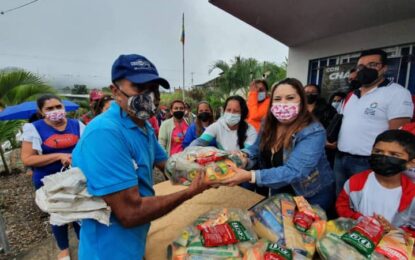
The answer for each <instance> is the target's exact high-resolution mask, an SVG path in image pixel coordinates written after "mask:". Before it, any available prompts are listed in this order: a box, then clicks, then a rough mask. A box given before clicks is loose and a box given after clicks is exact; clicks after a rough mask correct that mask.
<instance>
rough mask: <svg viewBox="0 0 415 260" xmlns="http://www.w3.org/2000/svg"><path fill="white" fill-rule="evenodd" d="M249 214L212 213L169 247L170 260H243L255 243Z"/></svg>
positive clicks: (198, 220)
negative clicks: (248, 249) (246, 252)
mask: <svg viewBox="0 0 415 260" xmlns="http://www.w3.org/2000/svg"><path fill="white" fill-rule="evenodd" d="M257 240H258V237H257V235H256V234H255V232H254V231H253V229H252V223H251V220H250V218H249V215H248V211H246V210H242V209H228V208H224V209H215V210H212V211H210V212H208V213H206V214H204V215H202V216H200V217H199V218H198V219H197V220H196V221H195V222H194V223H193V224H192V225H191V226H189V227H187V228H186V229H185V230H183V231H182V233H181V234H180V236H179V237H178V238H177V239H175V240H174V241H173V243H172V244H171V245H170V247H169V251H170V252H169V253H168V254H169V255H170V258H171V259H175V260H179V259H242V255H243V252H245V251H246V250H247V248H250V247H252V246H253V245H254V244H255V242H257Z"/></svg>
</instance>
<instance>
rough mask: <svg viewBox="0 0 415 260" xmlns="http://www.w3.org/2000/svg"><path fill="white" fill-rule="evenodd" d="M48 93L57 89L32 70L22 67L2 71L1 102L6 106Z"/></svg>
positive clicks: (0, 79) (0, 74)
mask: <svg viewBox="0 0 415 260" xmlns="http://www.w3.org/2000/svg"><path fill="white" fill-rule="evenodd" d="M46 93H56V90H55V89H54V88H52V87H51V86H48V85H46V84H45V83H44V82H43V81H42V80H41V79H40V78H39V77H38V76H36V75H35V74H33V73H31V72H28V71H25V70H20V69H18V70H13V71H7V72H5V71H3V72H0V102H1V103H2V104H4V105H6V106H10V105H16V104H20V103H22V102H25V101H30V100H36V98H38V97H39V96H40V95H42V94H46Z"/></svg>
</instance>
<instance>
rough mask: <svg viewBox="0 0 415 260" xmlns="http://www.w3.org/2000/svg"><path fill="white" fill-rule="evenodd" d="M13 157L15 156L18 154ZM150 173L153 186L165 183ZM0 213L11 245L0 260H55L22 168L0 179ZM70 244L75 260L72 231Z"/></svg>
mask: <svg viewBox="0 0 415 260" xmlns="http://www.w3.org/2000/svg"><path fill="white" fill-rule="evenodd" d="M13 155H16V156H15V157H17V155H18V152H16V153H15V154H13ZM14 160H17V161H14V162H13V164H12V165H17V166H21V164H20V162H18V159H16V158H15V159H14ZM15 168H16V167H15ZM17 168H19V167H17ZM153 174H154V181H155V183H159V182H162V181H164V180H165V179H164V176H163V174H162V173H161V172H160V171H159V170H155V171H154V172H153ZM0 213H1V214H2V216H3V218H4V220H5V223H6V236H7V238H8V241H9V244H10V252H9V253H8V254H5V253H2V252H0V260H3V259H56V255H57V254H58V250H57V247H56V244H55V241H54V239H53V237H52V235H51V229H50V225H49V216H48V215H47V214H46V213H43V212H41V211H40V210H39V209H38V207H37V206H36V204H35V190H34V187H33V185H32V181H31V176H29V175H27V174H26V173H25V172H24V170H23V169H22V168H21V167H20V169H17V170H14V173H13V174H11V175H7V176H4V175H2V176H0ZM70 244H71V248H70V250H71V255H72V256H73V259H77V258H76V251H77V250H76V248H77V240H76V238H75V235H74V234H73V232H71V243H70Z"/></svg>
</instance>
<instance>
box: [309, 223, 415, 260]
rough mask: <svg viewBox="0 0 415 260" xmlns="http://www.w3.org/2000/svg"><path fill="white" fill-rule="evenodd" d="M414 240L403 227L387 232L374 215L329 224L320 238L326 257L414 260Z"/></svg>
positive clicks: (338, 258) (336, 259)
mask: <svg viewBox="0 0 415 260" xmlns="http://www.w3.org/2000/svg"><path fill="white" fill-rule="evenodd" d="M413 245H414V240H413V238H411V237H410V236H409V235H408V234H406V233H405V232H404V231H403V230H400V229H393V230H391V231H389V232H387V233H385V232H384V230H383V228H382V226H381V224H380V223H379V222H378V221H377V220H376V219H375V218H372V217H362V218H361V219H359V221H355V220H350V219H345V218H340V219H337V220H332V221H329V222H328V223H327V226H326V234H325V236H324V237H323V238H321V239H319V240H318V243H317V251H318V252H319V255H320V256H321V258H322V259H330V260H340V259H374V260H378V259H392V260H410V259H412V258H411V256H412V248H413Z"/></svg>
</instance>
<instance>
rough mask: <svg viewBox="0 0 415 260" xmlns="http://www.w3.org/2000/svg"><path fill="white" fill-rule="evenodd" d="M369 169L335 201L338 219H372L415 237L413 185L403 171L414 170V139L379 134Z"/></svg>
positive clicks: (402, 133) (408, 135) (393, 132)
mask: <svg viewBox="0 0 415 260" xmlns="http://www.w3.org/2000/svg"><path fill="white" fill-rule="evenodd" d="M369 163H370V166H371V169H370V170H367V171H364V172H361V173H359V174H356V175H354V176H352V177H351V178H350V179H349V180H348V181H347V182H346V183H345V184H344V187H343V190H342V191H341V193H340V194H339V197H338V198H337V202H336V210H337V213H338V214H339V216H340V217H346V218H353V219H358V218H360V217H362V216H374V217H375V218H377V219H378V220H379V221H380V222H381V223H382V224H383V226H384V227H385V230H389V229H391V228H392V226H394V227H399V228H402V229H404V230H405V231H407V232H409V233H411V234H412V236H414V237H415V184H414V183H413V182H411V181H410V179H409V178H408V176H406V175H404V174H402V172H403V171H405V170H407V169H409V168H413V167H415V136H414V135H413V134H411V133H409V132H407V131H403V130H388V131H385V132H383V133H382V134H380V135H379V136H378V137H377V138H376V140H375V144H374V146H373V149H372V154H371V156H370V159H369Z"/></svg>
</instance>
